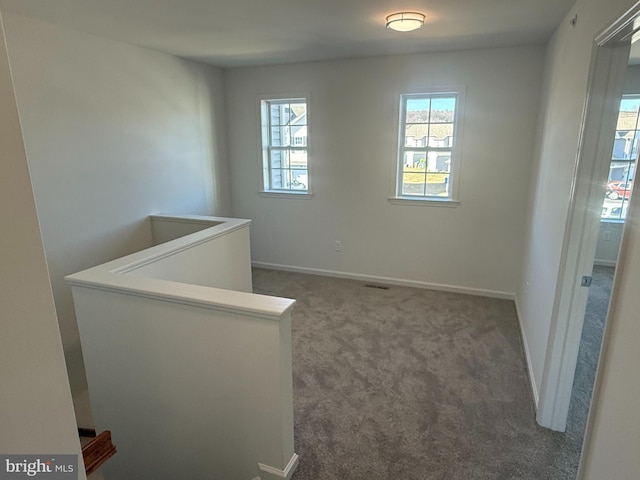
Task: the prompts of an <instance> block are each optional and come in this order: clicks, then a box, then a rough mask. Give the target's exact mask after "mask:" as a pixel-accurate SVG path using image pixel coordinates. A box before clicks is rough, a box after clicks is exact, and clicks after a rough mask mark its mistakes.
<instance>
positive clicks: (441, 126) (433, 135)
mask: <svg viewBox="0 0 640 480" xmlns="http://www.w3.org/2000/svg"><path fill="white" fill-rule="evenodd" d="M429 146H430V147H440V148H442V147H444V148H447V147H452V146H453V123H435V124H431V125H430V126H429Z"/></svg>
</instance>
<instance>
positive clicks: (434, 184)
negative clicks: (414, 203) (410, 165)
mask: <svg viewBox="0 0 640 480" xmlns="http://www.w3.org/2000/svg"><path fill="white" fill-rule="evenodd" d="M426 194H427V195H434V196H438V197H448V196H449V174H448V173H428V174H427V191H426Z"/></svg>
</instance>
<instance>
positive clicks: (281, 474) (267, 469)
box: [258, 453, 298, 480]
mask: <svg viewBox="0 0 640 480" xmlns="http://www.w3.org/2000/svg"><path fill="white" fill-rule="evenodd" d="M297 467H298V454H297V453H294V454H293V455H291V459H290V460H289V463H287V466H286V467H284V469H282V470H280V469H279V468H275V467H272V466H270V465H265V464H264V463H258V468H259V469H260V471H261V472H262V473H261V474H260V475H261V477H260V478H262V475H263V474H267V477H265V478H272V476H273V477H275V478H286V479H287V480H289V479H290V478H291V475H293V472H295V471H296V468H297ZM263 480H264V479H263Z"/></svg>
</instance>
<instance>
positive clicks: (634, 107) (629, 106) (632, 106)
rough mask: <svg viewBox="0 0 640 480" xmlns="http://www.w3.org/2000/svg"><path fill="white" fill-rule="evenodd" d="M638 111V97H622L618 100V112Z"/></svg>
mask: <svg viewBox="0 0 640 480" xmlns="http://www.w3.org/2000/svg"><path fill="white" fill-rule="evenodd" d="M639 111H640V98H623V99H622V100H621V101H620V112H621V113H622V112H634V113H636V114H637V113H638V112H639Z"/></svg>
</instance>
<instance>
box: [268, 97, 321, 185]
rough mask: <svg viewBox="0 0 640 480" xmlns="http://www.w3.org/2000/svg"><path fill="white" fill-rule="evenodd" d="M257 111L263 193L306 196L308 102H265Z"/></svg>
mask: <svg viewBox="0 0 640 480" xmlns="http://www.w3.org/2000/svg"><path fill="white" fill-rule="evenodd" d="M260 107H261V108H260V115H261V131H262V178H263V190H264V191H265V192H272V193H297V194H304V193H309V191H310V188H309V155H308V111H307V99H306V98H278V99H264V100H261V102H260Z"/></svg>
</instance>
